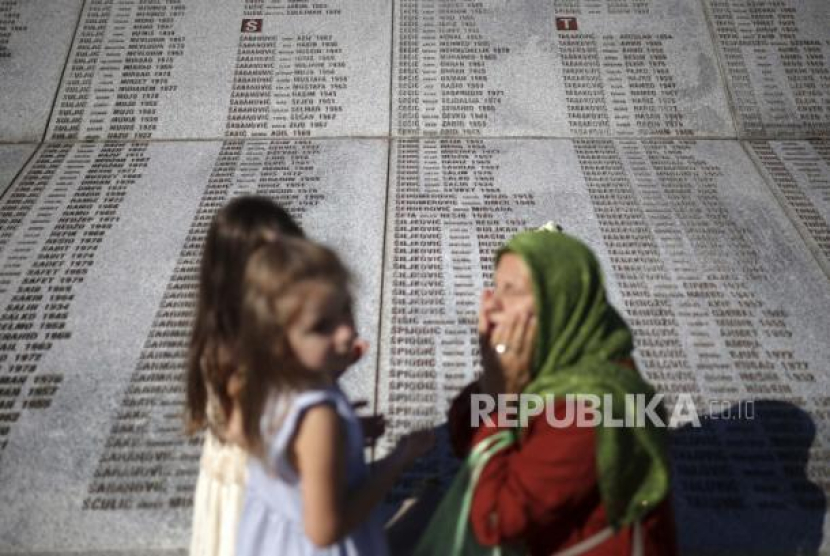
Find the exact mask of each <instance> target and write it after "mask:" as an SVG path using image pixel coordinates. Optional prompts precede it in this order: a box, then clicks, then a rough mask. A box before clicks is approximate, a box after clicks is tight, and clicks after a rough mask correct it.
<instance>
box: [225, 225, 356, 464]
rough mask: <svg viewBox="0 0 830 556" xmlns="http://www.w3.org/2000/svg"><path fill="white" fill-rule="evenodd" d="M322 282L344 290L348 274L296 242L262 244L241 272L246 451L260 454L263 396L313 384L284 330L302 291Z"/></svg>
mask: <svg viewBox="0 0 830 556" xmlns="http://www.w3.org/2000/svg"><path fill="white" fill-rule="evenodd" d="M312 281H323V282H326V283H329V284H333V285H335V287H338V288H348V285H349V272H348V270H347V269H346V267H345V266H344V265H343V263H342V262H341V261H340V259H339V258H338V257H337V255H336V254H335V253H334V251H332V250H331V249H328V248H326V247H324V246H322V245H318V244H316V243H313V242H311V241H307V240H303V239H299V238H284V239H283V240H282V241H280V242H276V243H271V244H267V245H264V246H262V247H260V248H259V249H257V250H256V252H255V253H254V254H253V255H252V256H251V258H250V260H249V261H248V264H247V266H246V268H245V277H244V280H243V290H244V295H243V298H242V307H241V314H240V316H241V326H240V335H239V342H240V343H239V347H240V351H239V363H240V368H241V371H242V378H243V385H242V391H241V396H240V405H241V408H242V428H243V434H244V437H245V442H246V445H247V446H248V449H249V450H251V451H252V452H253V453H255V454H260V455H261V450H262V433H261V431H260V420H261V417H262V414H263V412H264V410H265V404H266V401H267V399H268V395H269V394H270V393H272V392H274V391H278V392H285V391H299V390H302V389H305V388H308V387H309V386H311V385H312V383H311V382H310V380H312V377H313V375H310V374H309V373H308V372H307V370H306V369H304V368H302V366H301V365H300V363H299V362H298V361H297V359H296V357H295V356H294V353H293V351H292V350H291V347H290V345H289V342H288V337H287V329H288V327H289V326H290V325H291V324H292V322H293V321H294V319H295V318H296V317H297V315H298V314H299V312H300V309H301V308H302V296H301V292H302V286H303V285H304V284H308V283H309V282H312Z"/></svg>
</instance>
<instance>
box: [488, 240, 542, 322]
mask: <svg viewBox="0 0 830 556" xmlns="http://www.w3.org/2000/svg"><path fill="white" fill-rule="evenodd" d="M494 281H495V285H496V289H495V290H494V292H493V298H492V305H491V308H490V321H491V322H492V323H493V324H495V325H497V324H498V323H499V322H502V321H503V320H504V318H505V317H507V316H512V315H516V314H522V315H526V314H530V315H535V314H536V303H535V301H534V299H533V284H532V282H531V281H530V269H529V268H528V267H527V265H526V264H525V262H524V261H523V260H522V259H521V257H519V256H518V255H516V254H514V253H505V254H504V255H502V256H501V258H500V259H499V264H498V266H497V267H496V275H495V277H494Z"/></svg>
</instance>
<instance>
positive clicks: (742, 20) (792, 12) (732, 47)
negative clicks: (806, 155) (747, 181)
mask: <svg viewBox="0 0 830 556" xmlns="http://www.w3.org/2000/svg"><path fill="white" fill-rule="evenodd" d="M705 2H706V5H707V8H708V11H709V14H710V18H711V22H712V28H713V31H714V37H715V38H716V44H717V48H718V51H719V55H720V60H721V65H722V67H723V71H724V74H725V76H726V83H727V85H728V86H729V90H730V93H731V99H732V104H733V106H734V109H735V119H736V123H737V126H738V128H739V134H740V135H741V136H743V137H758V138H765V137H766V138H785V137H802V138H807V137H816V136H823V137H827V136H830V4H828V3H827V2H826V1H825V0H781V1H780V2H753V1H752V0H705Z"/></svg>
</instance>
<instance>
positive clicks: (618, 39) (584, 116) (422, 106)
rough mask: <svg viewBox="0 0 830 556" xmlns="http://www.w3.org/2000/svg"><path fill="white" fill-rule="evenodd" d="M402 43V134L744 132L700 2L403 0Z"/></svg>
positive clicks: (397, 72)
mask: <svg viewBox="0 0 830 556" xmlns="http://www.w3.org/2000/svg"><path fill="white" fill-rule="evenodd" d="M394 48H395V61H394V68H393V80H394V81H393V82H394V88H393V98H394V106H395V111H394V114H393V130H394V131H395V133H397V134H399V135H414V134H422V135H435V134H443V135H474V136H475V135H481V136H559V137H562V136H577V137H578V136H730V135H733V134H734V129H733V126H732V120H731V116H730V113H729V108H728V106H727V101H726V94H725V90H724V87H723V83H722V81H721V77H720V74H719V71H718V63H717V59H716V57H715V54H714V50H713V46H712V43H711V36H710V33H709V29H708V27H707V24H706V20H705V17H704V13H703V8H702V5H701V4H699V3H698V2H688V1H686V0H667V1H661V2H657V1H654V0H625V1H620V2H610V3H607V2H604V1H599V0H577V1H569V0H556V1H554V2H550V1H546V2H543V1H532V2H523V3H521V4H516V3H513V2H504V1H501V0H487V1H484V2H444V1H440V0H400V1H399V2H398V3H397V4H396V11H395V45H394Z"/></svg>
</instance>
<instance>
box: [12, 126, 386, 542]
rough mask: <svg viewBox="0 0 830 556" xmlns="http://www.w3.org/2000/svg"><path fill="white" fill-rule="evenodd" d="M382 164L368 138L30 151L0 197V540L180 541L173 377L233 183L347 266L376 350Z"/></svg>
mask: <svg viewBox="0 0 830 556" xmlns="http://www.w3.org/2000/svg"><path fill="white" fill-rule="evenodd" d="M182 160H186V161H188V164H186V165H183V164H181V161H182ZM386 162H387V149H386V144H385V143H384V142H382V141H374V140H355V141H335V140H331V141H317V142H315V141H310V140H298V141H284V140H247V141H241V140H228V141H226V142H189V143H188V142H177V143H151V144H148V143H96V144H48V145H46V146H45V147H44V148H43V149H42V151H41V152H40V153H39V154H38V156H37V158H36V159H35V160H34V161H33V162H32V163H31V165H30V166H29V167H28V168H27V170H26V172H25V173H24V174H23V175H22V176H21V178H20V179H19V180H18V181H17V182H16V183H15V185H14V187H13V188H12V189H11V191H10V194H9V195H8V196H7V197H6V198H5V199H4V200H3V202H2V205H0V211H3V210H9V211H11V212H10V213H11V214H13V215H14V216H15V217H16V220H15V221H13V222H8V223H7V222H6V220H5V219H4V220H3V222H2V224H3V229H0V241H1V242H2V243H0V269H2V273H3V274H2V275H3V280H2V281H0V381H1V382H0V420H1V421H0V424H2V427H0V461H2V464H1V465H0V504H2V505H3V508H4V510H3V515H4V516H18V517H17V518H15V519H3V520H0V552H3V553H6V552H11V551H27V552H32V551H35V552H37V551H45V552H48V551H58V552H63V551H80V552H89V551H96V550H98V551H101V550H115V549H117V548H120V547H122V543H123V542H124V539H130V541H129V543H128V544H129V546H128V547H129V548H131V549H136V550H166V549H171V550H173V549H183V548H186V547H187V542H188V539H189V538H188V534H189V533H188V531H189V524H190V516H191V508H190V505H191V503H192V492H193V487H194V485H195V477H196V473H197V471H198V457H199V450H200V440H199V439H198V438H195V439H191V440H190V441H188V440H187V439H186V438H185V437H184V435H183V432H182V430H183V421H182V409H183V406H182V402H183V381H182V372H183V368H184V367H183V364H184V355H185V352H186V348H187V340H188V330H189V326H190V322H191V319H192V309H193V304H194V301H195V294H196V289H197V279H198V276H197V271H198V264H199V257H200V253H201V243H202V240H203V237H204V234H205V232H206V229H207V226H208V224H209V222H210V219H211V218H212V215H213V214H214V212H215V211H216V210H217V209H218V208H219V207H220V206H222V205H223V204H224V203H225V202H226V201H227V200H228V199H230V198H232V197H233V196H236V195H239V194H242V193H257V194H262V195H267V196H270V197H272V198H274V199H275V200H277V201H278V202H279V203H280V204H281V205H282V206H284V207H286V208H287V209H288V210H289V211H290V212H291V213H292V214H293V215H294V216H295V217H296V218H298V219H299V221H300V222H301V225H302V226H303V227H304V229H305V230H306V231H307V233H308V234H309V236H311V237H313V238H316V239H319V240H322V241H323V242H325V243H327V244H329V245H331V246H333V247H334V248H335V249H337V251H338V252H339V253H341V255H342V256H343V258H344V260H345V261H346V263H347V264H348V265H349V266H350V267H351V268H352V269H353V271H354V273H355V277H356V280H355V282H356V285H355V290H356V292H355V293H356V297H357V300H358V302H357V321H358V323H359V326H360V330H361V331H362V333H363V335H364V336H365V337H366V338H368V339H369V340H370V341H371V342H372V343H373V344H375V345H376V338H377V327H378V322H377V319H378V314H379V310H380V309H379V292H380V271H381V264H382V263H381V252H382V248H381V245H382V241H383V230H382V226H383V210H384V203H385V189H384V184H385V178H386ZM18 193H20V195H18ZM356 215H361V217H360V218H356ZM6 228H8V229H9V230H10V233H6V232H7V230H6ZM375 361H376V355H375V350H374V349H372V350H371V351H370V353H369V354H368V355H367V356H366V357H365V359H364V360H363V361H362V362H361V363H360V364H359V365H357V366H356V368H355V369H354V370H352V371H350V372H349V373H348V374H347V375H346V376H345V378H344V386H345V388H346V390H347V391H348V393H349V394H350V395H351V397H352V398H353V399H366V400H368V401H370V402H371V401H373V398H374V385H375V379H376V377H375V369H374V367H375ZM43 516H49V518H48V519H49V524H50V525H49V527H48V528H44V527H43Z"/></svg>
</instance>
